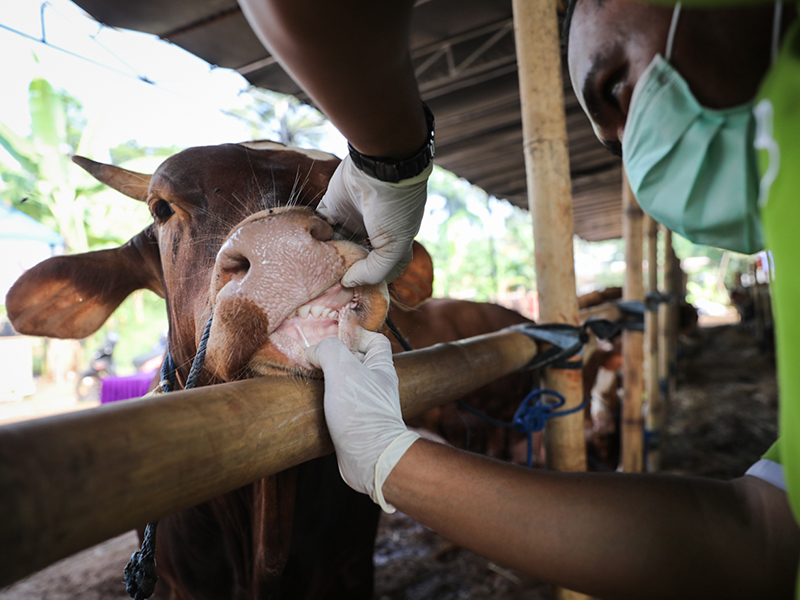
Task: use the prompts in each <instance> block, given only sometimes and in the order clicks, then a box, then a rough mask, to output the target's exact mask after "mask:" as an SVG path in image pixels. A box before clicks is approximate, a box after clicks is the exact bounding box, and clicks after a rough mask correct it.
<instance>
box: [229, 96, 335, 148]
mask: <svg viewBox="0 0 800 600" xmlns="http://www.w3.org/2000/svg"><path fill="white" fill-rule="evenodd" d="M243 94H246V100H247V103H246V105H245V106H244V107H243V108H235V109H231V110H229V111H228V113H229V114H231V115H233V116H235V117H238V118H239V119H241V120H242V121H244V122H245V123H247V124H248V125H249V126H250V131H251V134H250V139H252V140H272V141H274V142H280V143H282V144H286V145H287V146H297V147H301V148H319V146H320V142H321V141H322V139H323V138H324V137H325V135H326V133H327V130H328V128H327V123H328V121H327V119H326V118H325V117H324V116H323V115H322V113H320V112H319V111H318V110H316V109H315V108H312V107H311V106H308V105H307V104H304V103H303V102H301V101H300V100H298V99H297V98H295V97H293V96H286V95H284V94H279V93H277V92H272V91H269V90H264V89H261V88H257V87H255V86H251V87H250V88H248V90H247V91H246V92H243Z"/></svg>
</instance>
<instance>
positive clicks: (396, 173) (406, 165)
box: [347, 102, 434, 183]
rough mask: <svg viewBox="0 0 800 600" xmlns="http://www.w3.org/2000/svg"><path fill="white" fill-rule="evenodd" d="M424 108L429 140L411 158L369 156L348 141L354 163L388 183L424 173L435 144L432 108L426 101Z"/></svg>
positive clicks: (423, 104)
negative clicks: (397, 158)
mask: <svg viewBox="0 0 800 600" xmlns="http://www.w3.org/2000/svg"><path fill="white" fill-rule="evenodd" d="M422 109H423V110H424V111H425V123H426V125H427V127H428V141H426V142H425V145H424V146H422V148H420V149H419V151H418V152H417V153H416V154H414V156H411V157H409V158H403V159H399V160H396V159H393V158H383V157H380V156H368V155H366V154H361V153H360V152H359V151H358V150H356V149H355V148H353V146H352V145H350V143H349V142H348V144H347V148H348V150H349V151H350V158H351V159H352V161H353V164H355V166H357V167H358V168H359V169H361V170H362V171H363V172H364V173H366V174H367V175H370V176H371V177H374V178H375V179H379V180H380V181H386V182H387V183H398V182H400V181H402V180H403V179H410V178H411V177H416V176H417V175H419V174H420V173H422V172H423V171H424V170H425V169H426V168H427V167H428V165H429V164H431V161H432V160H433V153H434V145H433V132H434V119H433V113H432V112H431V109H430V108H428V105H427V104H425V103H424V102H423V103H422Z"/></svg>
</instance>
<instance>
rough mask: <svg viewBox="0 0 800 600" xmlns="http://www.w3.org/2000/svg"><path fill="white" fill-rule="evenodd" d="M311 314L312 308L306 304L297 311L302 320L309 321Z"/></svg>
mask: <svg viewBox="0 0 800 600" xmlns="http://www.w3.org/2000/svg"><path fill="white" fill-rule="evenodd" d="M310 312H311V307H310V306H309V305H308V304H305V305H303V306H301V307H300V308H298V309H297V314H298V316H299V317H300V318H301V319H307V318H308V313H310Z"/></svg>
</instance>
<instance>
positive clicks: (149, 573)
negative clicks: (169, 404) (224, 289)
mask: <svg viewBox="0 0 800 600" xmlns="http://www.w3.org/2000/svg"><path fill="white" fill-rule="evenodd" d="M213 318H214V311H211V315H210V316H209V317H208V322H207V323H206V328H205V330H204V331H203V336H202V337H201V338H200V345H199V346H198V348H197V354H195V356H194V360H193V361H192V368H191V369H189V376H188V377H187V378H186V385H185V386H184V389H186V390H189V389H191V388H193V387H195V386H196V385H197V380H198V379H199V377H200V371H201V370H202V368H203V363H204V362H205V359H206V347H207V346H208V336H209V334H210V333H211V322H212V320H213ZM175 381H176V375H175V362H174V361H173V360H172V353H171V352H170V350H169V345H168V346H167V352H166V355H165V356H164V363H163V364H162V365H161V381H160V382H159V384H158V385H159V387H160V388H161V391H162V392H163V393H166V392H170V391H172V390H173V389H174V388H175ZM157 528H158V521H153V522H152V523H148V524H147V527H146V528H145V530H144V539H143V540H142V547H141V548H140V549H139V550H136V552H134V553H133V555H132V556H131V560H130V561H129V562H128V565H127V566H126V567H125V570H124V571H123V576H124V577H125V580H124V583H125V590H126V591H127V592H128V595H129V596H130V597H131V598H133V599H134V600H145V599H146V598H149V597H150V596H152V595H153V592H155V590H156V582H157V581H158V573H156V530H157Z"/></svg>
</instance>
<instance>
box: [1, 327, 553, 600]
mask: <svg viewBox="0 0 800 600" xmlns="http://www.w3.org/2000/svg"><path fill="white" fill-rule="evenodd" d="M536 352H537V347H536V343H535V342H534V341H533V340H531V339H530V338H529V337H528V336H526V335H524V334H522V333H519V332H514V331H504V332H499V333H495V334H491V335H486V336H480V337H476V338H471V339H469V340H464V341H460V342H454V343H450V344H439V345H437V346H433V347H431V348H426V349H424V350H418V351H415V352H408V353H405V354H402V355H398V356H396V357H395V364H396V366H397V373H398V376H399V379H400V398H401V404H402V407H403V414H404V416H406V417H409V416H413V415H416V414H419V413H421V412H424V411H425V410H427V409H429V408H432V407H434V406H438V405H440V404H444V403H445V402H449V401H452V400H455V399H457V398H459V397H461V396H463V395H464V394H465V393H467V392H468V391H471V390H473V389H475V388H477V387H480V386H481V385H484V384H486V383H488V382H490V381H492V380H494V379H497V378H498V377H502V376H503V375H505V374H508V373H511V372H513V371H516V370H517V369H519V368H521V367H523V366H524V365H526V364H527V363H528V361H530V359H531V358H532V357H533V356H535V354H536ZM322 393H323V382H322V381H317V380H305V379H298V378H296V377H263V378H258V379H250V380H246V381H240V382H236V383H228V384H223V385H216V386H209V387H205V388H198V389H194V390H188V391H181V392H173V393H170V394H164V395H159V396H155V397H149V398H146V399H142V400H136V401H126V402H117V403H113V404H107V405H103V406H101V407H98V408H95V409H92V410H86V411H79V412H74V413H69V414H65V415H58V416H54V417H49V418H43V419H35V420H31V421H26V422H22V423H15V424H11V425H6V426H3V427H0V490H2V493H0V515H2V518H1V519H0V588H2V587H4V586H6V585H8V584H10V583H12V582H14V581H16V580H18V579H20V578H22V577H24V576H25V575H28V574H30V573H32V572H34V571H36V570H38V569H41V568H43V567H45V566H47V565H49V564H51V563H53V562H55V561H57V560H59V559H61V558H64V557H66V556H69V555H71V554H73V553H75V552H77V551H79V550H82V549H84V548H88V547H89V546H92V545H94V544H97V543H99V542H102V541H103V540H106V539H108V538H111V537H113V536H115V535H119V534H121V533H123V532H125V531H129V530H131V529H133V528H135V527H138V526H141V525H143V524H145V523H148V522H151V521H154V520H157V519H159V518H161V517H163V516H165V515H168V514H172V513H174V512H177V511H179V510H183V509H186V508H189V507H191V506H194V505H196V504H198V503H201V502H205V501H207V500H210V499H212V498H215V497H217V496H219V495H221V494H223V493H226V492H229V491H231V490H234V489H237V488H239V487H241V486H243V485H246V484H248V483H252V482H253V481H256V480H258V479H261V478H263V477H267V476H269V475H272V474H274V473H277V472H279V471H283V470H285V469H287V468H290V467H292V466H295V465H298V464H300V463H302V462H305V461H307V460H310V459H312V458H315V457H318V456H323V455H325V454H328V453H330V452H332V451H333V446H332V443H331V441H330V438H329V436H328V431H327V428H326V426H325V418H324V413H323V409H322ZM556 420H559V419H556Z"/></svg>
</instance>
